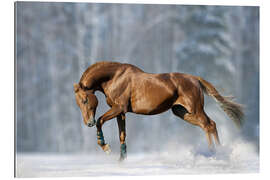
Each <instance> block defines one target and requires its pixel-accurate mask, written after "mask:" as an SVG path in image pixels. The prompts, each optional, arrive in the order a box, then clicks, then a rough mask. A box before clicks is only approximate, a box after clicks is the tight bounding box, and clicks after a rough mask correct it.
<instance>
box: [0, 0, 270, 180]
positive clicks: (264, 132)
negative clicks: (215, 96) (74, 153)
mask: <svg viewBox="0 0 270 180" xmlns="http://www.w3.org/2000/svg"><path fill="white" fill-rule="evenodd" d="M40 1H41V2H44V0H40ZM57 2H74V0H73V1H72V0H64V1H61V0H60V1H57ZM79 2H103V3H105V2H106V3H143V4H155V3H157V1H154V0H136V1H135V0H133V1H130V0H129V1H124V0H107V1H106V0H103V1H97V0H96V1H89V0H88V1H85V0H80V1H79ZM158 4H186V5H234V6H235V5H236V6H239V5H240V6H242V5H245V6H260V17H261V18H260V24H261V26H260V37H261V38H260V127H261V129H260V130H261V136H260V140H261V146H260V147H261V154H260V160H261V167H260V169H261V170H260V173H259V174H245V175H238V174H237V175H194V176H191V175H190V176H189V175H184V176H183V175H182V176H144V177H128V178H129V179H137V178H142V179H149V178H155V179H164V178H172V179H179V178H185V179H197V178H199V179H209V180H210V179H215V180H216V179H217V178H221V179H223V178H224V179H225V178H226V179H228V178H229V179H236V178H237V179H239V178H244V179H255V178H259V179H267V178H268V177H267V176H268V174H269V172H270V170H269V169H270V168H269V167H270V166H269V165H270V164H269V160H270V158H269V152H270V149H269V144H270V140H269V138H268V137H270V136H269V135H270V134H269V132H270V129H269V128H270V124H269V123H270V116H269V114H268V113H267V112H268V111H269V108H268V107H269V103H268V100H270V98H269V92H270V88H269V82H270V81H269V77H270V75H269V71H270V70H269V61H270V58H269V50H270V45H269V43H270V39H269V33H270V28H269V17H270V14H269V12H270V9H269V1H268V0H181V1H180V0H178V1H176V0H174V1H173V0H159V1H158ZM0 8H1V10H0V13H1V16H0V18H1V21H0V22H1V28H0V30H1V32H0V35H1V46H0V47H1V48H0V49H1V60H0V62H1V65H0V67H1V71H0V73H1V75H0V78H1V79H0V83H1V93H0V95H1V97H0V102H1V111H0V112H1V116H0V117H1V120H0V122H1V124H0V127H1V129H0V133H1V134H0V137H1V139H0V145H1V148H0V149H1V150H0V162H1V163H0V165H1V166H0V168H1V173H0V177H1V179H12V178H13V176H14V174H13V173H14V171H13V166H14V157H13V155H14V2H13V1H9V0H4V1H3V0H2V1H1V5H0ZM251 88H252V87H251ZM109 178H110V179H126V178H127V177H99V178H97V179H109ZM31 179H32V178H31ZM41 179H50V180H52V179H85V178H41Z"/></svg>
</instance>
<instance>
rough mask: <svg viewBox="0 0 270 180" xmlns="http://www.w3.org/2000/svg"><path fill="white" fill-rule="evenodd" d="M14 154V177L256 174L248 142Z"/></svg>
mask: <svg viewBox="0 0 270 180" xmlns="http://www.w3.org/2000/svg"><path fill="white" fill-rule="evenodd" d="M118 158H119V154H117V153H114V154H111V155H106V154H105V153H104V154H103V153H102V154H99V153H98V154H97V155H93V153H92V154H91V153H89V154H88V155H87V154H25V153H24V154H22V153H19V154H17V159H16V160H17V165H16V176H17V177H69V176H80V177H81V176H111V175H117V176H125V175H126V176H134V175H169V174H174V175H177V174H200V173H203V174H213V173H258V172H259V155H258V153H257V152H256V151H255V150H254V147H253V146H252V145H251V144H245V143H242V144H241V143H240V144H234V145H232V146H231V147H230V148H229V147H222V148H219V149H217V151H216V152H212V153H211V152H209V151H208V150H206V149H205V150H202V149H200V150H196V149H195V150H194V148H192V147H185V148H183V149H180V150H179V151H177V152H176V153H173V152H171V151H168V152H162V153H140V154H132V153H130V154H128V159H127V160H126V161H124V162H121V163H120V162H118Z"/></svg>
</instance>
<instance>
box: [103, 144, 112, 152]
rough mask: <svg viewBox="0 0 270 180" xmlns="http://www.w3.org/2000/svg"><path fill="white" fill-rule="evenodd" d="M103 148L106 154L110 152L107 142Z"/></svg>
mask: <svg viewBox="0 0 270 180" xmlns="http://www.w3.org/2000/svg"><path fill="white" fill-rule="evenodd" d="M103 150H104V152H105V153H106V154H110V153H111V152H112V150H111V148H110V145H109V144H105V145H104V148H103Z"/></svg>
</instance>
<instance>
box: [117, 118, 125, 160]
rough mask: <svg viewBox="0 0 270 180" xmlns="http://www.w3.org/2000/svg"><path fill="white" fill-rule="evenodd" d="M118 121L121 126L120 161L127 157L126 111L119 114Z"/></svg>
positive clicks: (119, 126)
mask: <svg viewBox="0 0 270 180" xmlns="http://www.w3.org/2000/svg"><path fill="white" fill-rule="evenodd" d="M117 123H118V128H119V139H120V159H119V160H120V161H122V160H124V159H126V158H127V146H126V117H125V114H124V113H121V114H120V115H118V116H117Z"/></svg>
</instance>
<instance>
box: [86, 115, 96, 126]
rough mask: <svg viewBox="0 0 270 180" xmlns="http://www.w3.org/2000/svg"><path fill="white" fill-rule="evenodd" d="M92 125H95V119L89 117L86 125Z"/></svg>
mask: <svg viewBox="0 0 270 180" xmlns="http://www.w3.org/2000/svg"><path fill="white" fill-rule="evenodd" d="M94 125H96V120H95V118H93V117H92V118H89V120H88V121H87V126H88V127H93V126H94Z"/></svg>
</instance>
